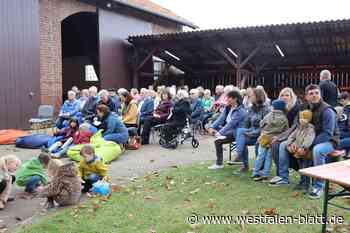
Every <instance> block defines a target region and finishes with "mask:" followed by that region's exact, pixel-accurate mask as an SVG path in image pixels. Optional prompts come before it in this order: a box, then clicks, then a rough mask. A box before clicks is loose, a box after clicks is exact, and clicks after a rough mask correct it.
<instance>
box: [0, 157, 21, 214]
mask: <svg viewBox="0 0 350 233" xmlns="http://www.w3.org/2000/svg"><path fill="white" fill-rule="evenodd" d="M20 165H21V160H20V159H19V158H17V157H16V156H15V155H5V156H3V157H1V158H0V210H3V209H4V208H5V205H6V203H7V202H8V201H10V200H12V199H10V198H9V195H10V193H11V191H12V184H13V182H15V176H14V175H13V174H14V173H15V172H16V170H17V168H18V167H19V166H20Z"/></svg>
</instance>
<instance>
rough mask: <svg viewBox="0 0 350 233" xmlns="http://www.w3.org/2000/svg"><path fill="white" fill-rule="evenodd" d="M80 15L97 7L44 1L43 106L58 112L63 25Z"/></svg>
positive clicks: (66, 0)
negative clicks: (73, 15) (70, 17)
mask: <svg viewBox="0 0 350 233" xmlns="http://www.w3.org/2000/svg"><path fill="white" fill-rule="evenodd" d="M78 12H96V7H94V6H91V5H87V4H84V3H80V2H77V1H75V0H40V92H41V104H51V105H54V106H56V110H57V107H58V106H60V104H61V99H62V46H61V22H62V20H64V19H65V18H66V17H68V16H70V15H72V14H75V13H78Z"/></svg>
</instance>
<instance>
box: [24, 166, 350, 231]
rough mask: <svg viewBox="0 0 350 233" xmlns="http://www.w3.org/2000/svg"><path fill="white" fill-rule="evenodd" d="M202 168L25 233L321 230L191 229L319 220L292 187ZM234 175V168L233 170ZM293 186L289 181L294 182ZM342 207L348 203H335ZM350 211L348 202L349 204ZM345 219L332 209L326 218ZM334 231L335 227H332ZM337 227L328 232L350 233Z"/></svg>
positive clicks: (155, 177)
mask: <svg viewBox="0 0 350 233" xmlns="http://www.w3.org/2000/svg"><path fill="white" fill-rule="evenodd" d="M206 167H207V164H205V165H197V166H194V167H181V168H176V167H175V168H172V169H169V170H168V171H164V172H161V173H160V174H158V173H154V174H150V175H147V176H145V177H143V178H139V179H138V180H136V181H135V182H133V183H132V184H130V185H129V186H128V187H127V188H125V189H122V190H121V191H119V192H115V193H114V194H113V195H112V197H111V198H110V199H108V200H107V201H103V200H99V199H92V200H91V201H89V202H87V203H83V204H81V205H80V206H78V207H73V208H68V209H64V210H62V211H58V212H55V213H52V214H50V215H48V216H46V217H44V218H42V219H40V220H39V222H38V223H37V224H34V225H28V226H25V227H24V228H22V229H19V232H27V233H44V232H52V233H75V232H83V233H93V232H96V233H111V232H118V233H124V232H133V233H190V232H191V233H199V232H200V233H213V232H218V233H219V232H220V233H234V232H247V233H264V232H266V233H274V232H276V233H287V232H291V233H295V232H305V233H311V232H320V230H321V226H320V225H246V224H244V225H242V224H241V225H204V224H201V225H200V224H196V225H190V224H188V223H186V218H187V217H188V216H190V215H191V214H192V213H198V214H200V215H202V216H203V215H233V216H238V215H266V214H272V215H273V214H279V215H293V216H298V215H299V214H304V215H306V214H313V215H314V214H321V206H322V201H321V200H319V201H318V200H317V201H314V200H310V199H308V198H307V197H306V196H304V195H302V194H299V193H296V192H294V191H293V190H292V187H277V188H276V187H275V188H273V187H268V185H267V184H266V183H256V182H254V181H252V180H251V179H250V178H249V176H248V175H244V176H241V177H237V176H233V175H232V171H233V168H232V167H229V166H226V167H225V169H223V170H221V171H209V170H208V169H207V168H206ZM236 169H238V168H236ZM296 181H297V179H296V175H295V174H294V175H293V182H294V183H295V182H296ZM338 202H339V203H342V204H343V205H344V204H346V200H339V201H338ZM347 205H349V202H347ZM335 213H336V214H337V215H340V216H344V218H345V221H346V222H349V220H350V212H348V213H346V212H344V211H341V210H339V209H336V208H333V207H330V214H335ZM333 228H335V227H333ZM348 230H349V228H346V227H336V230H334V231H332V232H350V231H348Z"/></svg>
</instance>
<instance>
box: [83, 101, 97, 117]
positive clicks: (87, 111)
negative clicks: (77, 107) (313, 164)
mask: <svg viewBox="0 0 350 233" xmlns="http://www.w3.org/2000/svg"><path fill="white" fill-rule="evenodd" d="M96 107H97V98H96V97H89V99H88V101H87V102H86V103H85V105H84V107H83V109H82V110H81V113H82V114H83V116H84V117H87V116H94V115H96Z"/></svg>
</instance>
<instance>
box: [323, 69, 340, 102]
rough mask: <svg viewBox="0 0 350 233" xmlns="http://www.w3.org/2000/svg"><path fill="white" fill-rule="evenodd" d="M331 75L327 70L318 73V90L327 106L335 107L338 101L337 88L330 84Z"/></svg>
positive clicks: (332, 83)
mask: <svg viewBox="0 0 350 233" xmlns="http://www.w3.org/2000/svg"><path fill="white" fill-rule="evenodd" d="M331 79H332V74H331V72H330V71H329V70H322V71H321V73H320V90H321V95H322V99H323V101H324V102H326V103H327V104H329V105H331V106H333V107H335V106H337V100H338V88H337V85H335V83H334V82H332V80H331Z"/></svg>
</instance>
